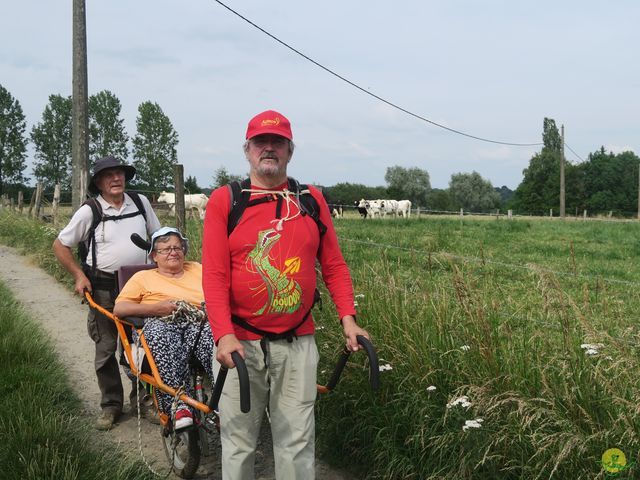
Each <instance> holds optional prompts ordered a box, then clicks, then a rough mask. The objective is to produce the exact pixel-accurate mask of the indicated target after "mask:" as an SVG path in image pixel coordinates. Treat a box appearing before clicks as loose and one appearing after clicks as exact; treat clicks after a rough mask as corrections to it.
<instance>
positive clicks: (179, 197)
mask: <svg viewBox="0 0 640 480" xmlns="http://www.w3.org/2000/svg"><path fill="white" fill-rule="evenodd" d="M173 184H174V185H175V186H176V205H175V207H176V227H178V229H179V230H180V231H181V232H184V231H185V227H186V226H187V221H186V218H185V209H184V166H183V165H181V164H179V163H176V164H175V165H174V166H173Z"/></svg>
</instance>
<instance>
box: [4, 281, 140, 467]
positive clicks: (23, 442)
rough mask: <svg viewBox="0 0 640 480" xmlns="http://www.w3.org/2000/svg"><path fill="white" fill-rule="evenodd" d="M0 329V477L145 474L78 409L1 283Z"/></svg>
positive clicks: (41, 340) (48, 352)
mask: <svg viewBox="0 0 640 480" xmlns="http://www.w3.org/2000/svg"><path fill="white" fill-rule="evenodd" d="M0 331H2V335H1V337H0V364H1V365H2V368H1V369H0V385H2V388H1V389H0V432H2V441H1V442H0V465H1V467H0V468H1V470H0V478H3V479H7V480H12V479H15V480H18V479H19V480H24V479H30V480H42V479H51V480H76V479H96V480H98V479H105V480H107V479H114V480H115V479H122V480H125V479H146V478H152V476H151V475H150V474H149V472H148V471H147V470H146V467H144V466H142V465H140V464H134V463H133V462H132V460H131V459H130V458H128V457H126V456H125V454H124V453H123V451H122V450H121V449H119V448H117V447H115V446H114V445H112V444H109V443H108V440H107V438H106V437H105V436H104V434H98V433H96V431H95V430H94V429H93V428H92V426H90V425H88V423H87V421H86V420H85V419H83V418H82V417H81V416H80V415H79V412H80V411H81V405H80V401H79V400H78V398H77V397H76V396H75V395H74V394H73V393H72V391H71V387H70V386H69V383H68V380H67V378H66V375H65V373H64V369H63V367H62V365H60V363H59V361H58V360H57V357H56V356H55V354H54V353H53V348H52V346H51V344H50V343H49V341H48V340H47V339H46V337H45V336H44V335H43V334H42V332H41V331H39V330H38V328H37V327H36V325H35V324H34V322H33V321H32V320H31V319H30V318H29V317H28V316H27V315H26V314H25V313H24V311H23V310H22V309H21V307H20V306H19V305H18V304H17V303H16V302H15V300H14V299H13V298H12V296H11V294H10V292H9V291H8V289H7V288H6V287H5V285H4V284H2V283H0Z"/></svg>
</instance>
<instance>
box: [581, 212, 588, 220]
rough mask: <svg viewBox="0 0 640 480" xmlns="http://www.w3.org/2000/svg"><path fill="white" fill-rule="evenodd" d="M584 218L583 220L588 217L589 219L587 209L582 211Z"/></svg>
mask: <svg viewBox="0 0 640 480" xmlns="http://www.w3.org/2000/svg"><path fill="white" fill-rule="evenodd" d="M582 219H583V220H586V219H587V211H586V210H584V211H583V212H582Z"/></svg>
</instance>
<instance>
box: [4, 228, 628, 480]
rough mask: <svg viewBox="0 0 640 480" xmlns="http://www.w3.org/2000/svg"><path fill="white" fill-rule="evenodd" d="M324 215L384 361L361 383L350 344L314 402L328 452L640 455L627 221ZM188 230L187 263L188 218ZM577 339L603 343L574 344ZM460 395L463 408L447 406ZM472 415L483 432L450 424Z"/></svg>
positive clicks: (539, 461)
mask: <svg viewBox="0 0 640 480" xmlns="http://www.w3.org/2000/svg"><path fill="white" fill-rule="evenodd" d="M7 218H8V217H3V216H0V234H1V235H2V236H6V234H4V233H2V232H3V231H5V228H4V225H5V222H10V223H11V226H10V230H11V231H12V232H13V231H14V230H15V231H19V229H20V228H27V227H17V226H14V225H13V223H12V222H18V221H19V222H20V223H22V222H23V220H7ZM336 225H337V230H338V234H339V238H340V243H341V246H342V249H343V252H344V254H345V257H346V259H347V262H348V263H349V265H350V267H351V271H352V276H353V280H354V286H355V290H356V294H358V295H359V297H358V298H357V301H358V312H359V314H358V317H359V322H360V323H362V324H363V325H364V326H365V327H366V328H367V329H368V330H369V331H370V332H371V334H372V336H373V339H374V342H375V344H376V346H377V348H378V352H379V355H380V357H381V359H382V360H381V363H382V364H387V363H388V364H389V365H391V367H392V370H389V371H384V372H382V380H383V387H382V389H381V391H380V392H378V393H377V394H373V393H371V392H370V391H369V388H368V385H367V374H366V368H367V366H366V364H365V362H364V359H363V355H362V354H357V355H352V358H351V361H350V362H349V364H348V365H347V368H346V370H345V374H344V377H343V379H342V380H341V382H340V384H339V385H338V388H337V389H336V391H334V392H333V393H332V394H330V395H326V396H322V397H320V399H319V400H318V404H317V405H318V416H317V418H318V445H319V448H320V449H321V451H322V452H323V454H324V456H325V457H328V458H329V459H332V460H333V461H334V462H336V463H338V464H341V465H343V466H347V467H349V468H351V469H353V470H356V471H358V472H360V473H361V474H362V475H363V476H366V477H367V478H385V479H397V478H415V479H442V478H444V479H461V478H463V479H491V478H499V479H502V478H504V479H516V478H518V479H538V478H562V479H564V478H571V479H587V478H588V479H591V478H604V476H605V473H606V472H605V471H604V470H603V468H602V465H601V461H600V459H601V456H602V454H603V452H604V451H605V450H607V449H609V448H613V447H617V448H620V449H621V450H623V451H624V453H625V454H626V456H627V458H628V459H629V460H630V462H636V463H637V462H638V461H640V457H639V452H640V438H639V432H640V407H639V405H640V381H639V380H638V375H636V372H637V371H639V370H638V367H639V366H640V365H639V362H640V360H639V359H640V355H639V354H640V351H639V350H638V339H639V338H640V326H639V325H638V321H637V320H638V318H637V317H638V312H640V293H639V289H638V287H639V286H640V268H639V267H638V265H640V249H639V248H638V247H637V238H638V235H639V234H640V232H639V229H640V226H639V225H638V224H636V223H599V222H588V223H587V222H584V223H583V222H575V221H571V222H569V221H567V222H560V221H557V220H556V221H550V220H546V221H543V220H527V219H517V220H512V221H507V220H504V219H502V220H495V219H494V220H488V219H483V220H474V219H469V218H464V219H457V218H455V219H452V218H441V217H439V218H428V219H410V220H391V221H389V220H374V221H369V220H367V221H362V220H359V219H358V220H356V219H353V220H347V219H345V220H342V221H340V220H339V221H337V222H336ZM28 228H33V229H34V231H36V232H42V231H43V230H42V227H38V226H36V227H28ZM187 232H188V233H189V235H190V237H191V238H192V245H194V246H195V247H196V248H194V249H193V250H192V253H191V255H194V257H191V258H194V259H197V258H198V256H197V255H198V249H197V246H198V245H199V243H200V242H199V241H198V239H199V238H201V224H200V223H196V222H193V223H190V224H189V225H188V228H187ZM50 240H53V238H51V239H50ZM20 241H23V240H20ZM45 243H46V242H45ZM30 248H32V247H30ZM43 255H44V256H46V252H43ZM323 294H324V296H325V298H326V297H327V292H326V291H325V292H323ZM314 316H315V318H316V320H317V323H318V325H319V326H321V327H324V328H322V329H320V330H319V332H318V343H319V347H320V351H321V357H322V364H321V368H320V377H321V379H323V380H325V381H326V379H327V378H328V376H329V375H330V371H331V368H332V367H333V362H334V361H335V360H336V358H337V356H338V354H339V351H340V349H341V345H342V344H343V340H342V338H341V335H340V328H339V325H338V323H337V319H336V314H335V310H334V309H333V308H332V306H331V303H330V302H327V301H325V302H324V309H323V310H322V311H321V312H316V313H314ZM586 343H590V344H601V345H602V346H598V348H597V351H598V353H597V354H595V355H587V353H586V349H585V348H582V347H581V345H582V344H586ZM428 387H435V390H433V389H428ZM463 395H465V396H467V397H468V400H469V402H470V403H471V405H469V406H467V407H463V406H460V405H456V406H451V407H450V408H448V407H447V405H448V404H451V403H452V401H453V400H455V399H456V398H458V397H461V396H463ZM478 418H481V419H482V422H481V423H480V428H474V427H472V428H468V429H466V430H464V429H463V426H465V422H466V421H468V420H473V419H478ZM637 474H638V473H637V467H632V468H630V469H628V470H626V471H624V472H622V473H619V474H618V478H633V477H634V476H636V475H637Z"/></svg>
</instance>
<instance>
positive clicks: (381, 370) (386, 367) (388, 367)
mask: <svg viewBox="0 0 640 480" xmlns="http://www.w3.org/2000/svg"><path fill="white" fill-rule="evenodd" d="M378 370H379V371H380V372H384V371H385V370H393V367H392V366H391V365H390V364H388V363H385V364H384V365H380V366H379V367H378Z"/></svg>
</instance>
